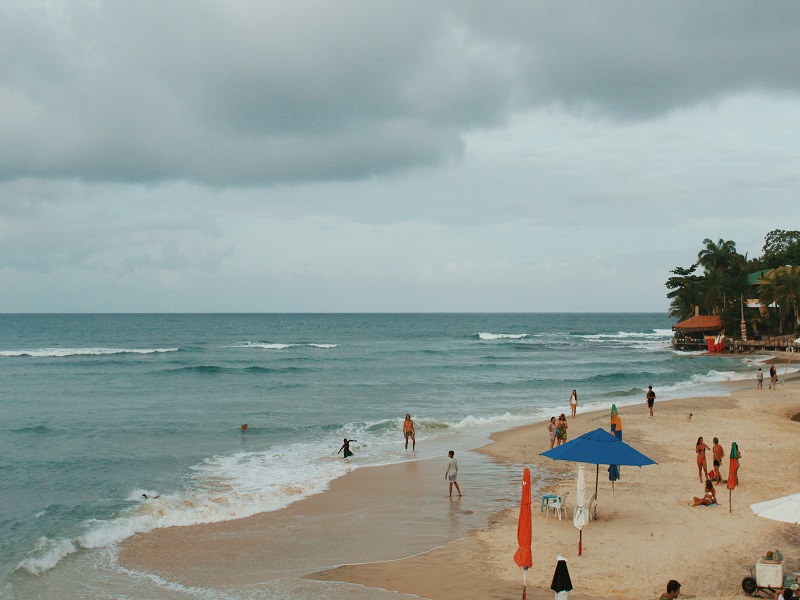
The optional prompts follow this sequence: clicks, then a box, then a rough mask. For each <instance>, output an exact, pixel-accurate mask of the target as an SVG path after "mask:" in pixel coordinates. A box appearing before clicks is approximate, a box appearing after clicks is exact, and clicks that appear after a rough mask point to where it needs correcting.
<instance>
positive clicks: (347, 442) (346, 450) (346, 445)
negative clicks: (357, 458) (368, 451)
mask: <svg viewBox="0 0 800 600" xmlns="http://www.w3.org/2000/svg"><path fill="white" fill-rule="evenodd" d="M357 441H358V440H348V439H347V438H344V444H342V447H341V448H339V452H341V451H342V450H344V457H345V458H349V457H351V456H353V453H352V452H351V451H350V442H357ZM339 452H337V453H336V454H339Z"/></svg>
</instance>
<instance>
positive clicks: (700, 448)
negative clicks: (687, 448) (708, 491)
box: [694, 437, 711, 483]
mask: <svg viewBox="0 0 800 600" xmlns="http://www.w3.org/2000/svg"><path fill="white" fill-rule="evenodd" d="M706 450H711V448H709V447H708V446H707V445H706V443H705V442H704V441H703V438H702V437H699V438H697V443H696V444H695V446H694V452H695V454H696V455H697V474H698V475H699V476H700V483H702V482H704V481H705V480H706V479H708V463H706ZM703 473H705V477H703Z"/></svg>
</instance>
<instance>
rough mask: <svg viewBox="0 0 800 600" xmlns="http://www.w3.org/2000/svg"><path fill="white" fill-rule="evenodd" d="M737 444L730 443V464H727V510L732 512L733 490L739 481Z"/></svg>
mask: <svg viewBox="0 0 800 600" xmlns="http://www.w3.org/2000/svg"><path fill="white" fill-rule="evenodd" d="M738 473H739V445H738V444H737V443H736V442H733V444H731V454H730V465H729V466H728V512H729V513H730V512H733V490H735V489H736V486H737V485H738V483H739V476H738Z"/></svg>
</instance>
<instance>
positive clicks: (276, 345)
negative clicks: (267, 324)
mask: <svg viewBox="0 0 800 600" xmlns="http://www.w3.org/2000/svg"><path fill="white" fill-rule="evenodd" d="M299 346H308V347H311V348H321V349H323V350H328V349H330V348H338V347H339V344H315V343H308V344H297V343H280V342H240V343H238V344H234V345H233V346H223V348H259V349H261V350H286V349H287V348H297V347H299Z"/></svg>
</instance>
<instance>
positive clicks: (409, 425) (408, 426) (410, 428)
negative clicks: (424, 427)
mask: <svg viewBox="0 0 800 600" xmlns="http://www.w3.org/2000/svg"><path fill="white" fill-rule="evenodd" d="M403 436H404V437H405V438H406V450H408V438H411V449H412V450H416V449H417V437H416V432H415V431H414V421H412V420H411V415H409V414H407V415H406V420H405V421H403Z"/></svg>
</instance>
